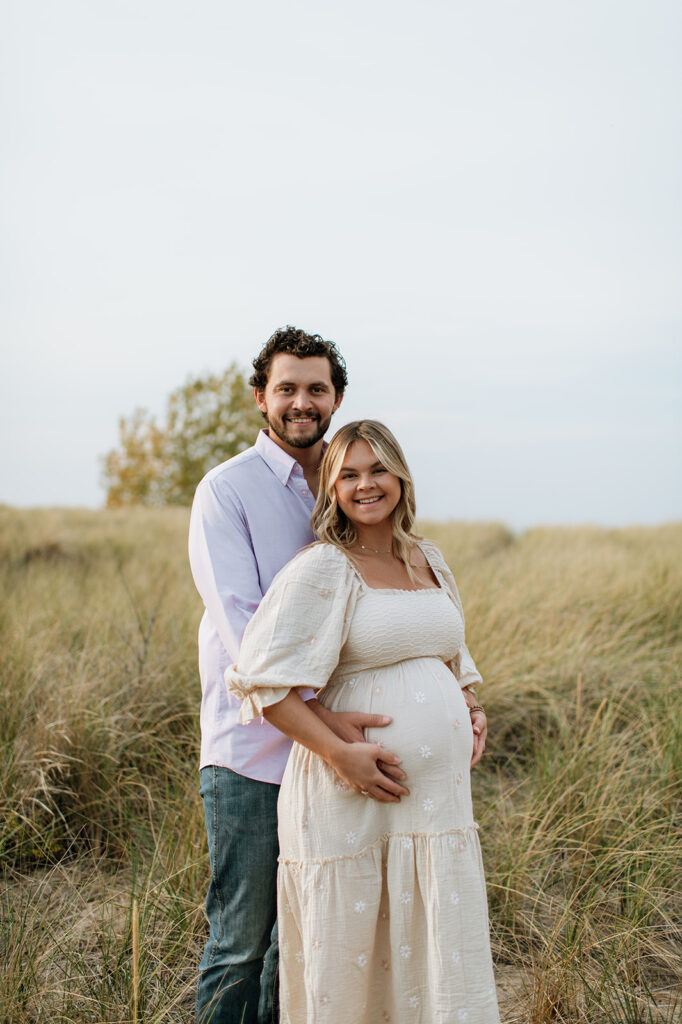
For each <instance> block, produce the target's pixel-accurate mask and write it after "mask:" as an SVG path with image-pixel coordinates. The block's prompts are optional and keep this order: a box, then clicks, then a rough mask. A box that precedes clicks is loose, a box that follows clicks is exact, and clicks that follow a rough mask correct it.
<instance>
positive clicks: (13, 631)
mask: <svg viewBox="0 0 682 1024" xmlns="http://www.w3.org/2000/svg"><path fill="white" fill-rule="evenodd" d="M422 526H423V531H424V533H425V534H426V535H427V536H429V537H431V538H433V539H434V540H435V541H436V542H437V543H439V544H440V546H441V547H442V549H443V551H444V553H445V555H446V557H447V559H448V561H449V562H450V564H451V565H452V567H453V569H454V570H455V573H456V576H457V579H458V582H459V584H460V589H461V591H462V595H463V598H464V604H465V610H466V612H467V632H468V640H469V645H470V647H471V649H472V651H473V652H474V654H475V656H476V658H477V661H478V663H479V666H480V668H481V669H482V671H483V673H484V676H485V677H486V678H487V680H488V684H487V686H486V688H485V690H484V691H483V694H482V695H483V696H484V697H485V699H486V703H487V704H488V709H489V719H490V744H489V752H488V754H487V756H486V758H485V760H484V763H483V764H482V765H481V767H480V768H479V769H477V770H476V772H475V775H474V795H475V801H476V806H477V810H478V817H479V821H480V824H481V838H482V844H483V850H484V858H485V862H486V870H487V876H488V892H489V901H490V910H491V927H492V933H493V944H494V950H495V955H496V960H497V964H498V977H499V980H500V988H501V996H502V1007H503V1019H504V1020H505V1021H507V1022H508V1024H512V1022H518V1024H521V1022H523V1024H550V1022H570V1024H601V1022H603V1024H649V1022H651V1024H653V1022H654V1021H660V1022H668V1024H672V1022H673V1021H679V1020H680V1019H681V1018H682V1014H681V1007H680V1003H679V996H676V993H679V986H680V976H681V974H682V971H681V969H680V963H681V961H682V957H681V956H680V954H681V952H682V944H681V941H680V940H681V934H682V933H681V921H680V884H681V883H680V879H682V858H681V856H680V854H681V850H682V843H681V839H680V833H681V830H680V822H681V820H682V819H681V815H680V779H681V767H682V764H681V762H682V735H681V733H682V726H681V724H680V723H681V716H680V703H681V702H680V694H681V690H682V687H681V686H680V676H681V673H680V661H681V651H682V644H681V642H680V623H681V621H682V615H681V612H682V527H681V526H669V527H661V528H657V529H628V530H614V531H608V530H597V529H591V528H582V529H543V530H533V531H530V532H529V533H527V534H525V535H523V536H520V537H515V536H513V535H512V534H511V533H510V532H509V531H508V530H506V529H505V528H504V527H501V526H496V525H468V524H422ZM186 529H187V514H186V513H185V512H184V511H180V510H176V509H174V510H164V511H158V512H155V511H149V510H129V511H119V512H114V511H111V512H83V511H77V510H68V511H66V510H34V511H31V512H20V511H17V510H10V509H0V580H1V582H0V586H1V587H2V598H3V600H2V605H1V607H2V611H1V613H0V631H1V632H0V664H1V666H2V672H1V675H0V679H1V684H0V704H1V708H0V867H1V870H2V880H3V885H2V896H1V900H2V906H1V911H0V922H1V923H0V947H1V954H0V955H1V956H2V965H1V969H2V973H3V984H2V987H1V988H0V1020H1V1021H5V1022H7V1024H28V1022H33V1021H43V1020H44V1021H50V1022H54V1024H67V1022H69V1024H71V1022H73V1024H76V1022H77V1024H81V1022H86V1021H87V1022H123V1021H133V1020H137V1021H145V1022H150V1024H151V1022H153V1024H156V1022H162V1021H188V1020H189V1019H190V1017H191V1005H192V1000H193V995H192V991H193V984H194V972H195V969H196V963H197V962H198V957H199V952H200V948H201V945H202V943H203V938H204V924H203V916H202V902H203V894H204V885H205V879H206V870H207V866H206V855H205V849H204V836H203V824H202V816H201V808H200V804H199V800H198V797H197V794H196V789H197V750H198V724H197V719H198V702H199V685H198V680H197V674H196V667H195V665H196V657H195V635H196V627H197V625H198V621H199V617H200V614H201V607H200V603H199V600H198V598H197V596H196V594H195V592H194V589H193V585H192V582H191V578H190V575H189V570H188V568H187V565H186V555H185V547H186V543H185V538H186ZM676 998H677V1000H678V1001H677V1002H676Z"/></svg>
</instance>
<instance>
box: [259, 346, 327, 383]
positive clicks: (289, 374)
mask: <svg viewBox="0 0 682 1024" xmlns="http://www.w3.org/2000/svg"><path fill="white" fill-rule="evenodd" d="M331 380H332V374H331V366H330V364H329V360H328V359H327V357H326V356H304V357H303V358H302V359H299V357H298V356H294V355H291V353H289V352H278V353H277V355H275V356H273V357H272V361H271V363H270V373H269V374H268V383H269V384H283V383H290V384H293V383H299V382H301V383H306V384H311V383H319V384H331Z"/></svg>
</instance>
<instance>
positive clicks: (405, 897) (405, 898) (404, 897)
mask: <svg viewBox="0 0 682 1024" xmlns="http://www.w3.org/2000/svg"><path fill="white" fill-rule="evenodd" d="M400 902H401V903H411V902H412V893H411V892H408V891H407V889H405V890H404V891H403V892H401V894H400Z"/></svg>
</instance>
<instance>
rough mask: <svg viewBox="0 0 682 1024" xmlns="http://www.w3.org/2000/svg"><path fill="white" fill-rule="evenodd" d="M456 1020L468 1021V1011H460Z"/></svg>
mask: <svg viewBox="0 0 682 1024" xmlns="http://www.w3.org/2000/svg"><path fill="white" fill-rule="evenodd" d="M457 1019H458V1020H469V1012H468V1010H460V1011H459V1013H458V1014H457Z"/></svg>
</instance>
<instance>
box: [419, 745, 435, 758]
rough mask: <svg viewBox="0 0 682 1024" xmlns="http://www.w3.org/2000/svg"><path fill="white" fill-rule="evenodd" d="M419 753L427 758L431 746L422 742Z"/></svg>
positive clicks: (429, 754) (429, 755)
mask: <svg viewBox="0 0 682 1024" xmlns="http://www.w3.org/2000/svg"><path fill="white" fill-rule="evenodd" d="M419 753H420V754H421V756H422V757H423V758H425V759H426V760H428V758H429V757H431V756H432V754H431V747H429V746H428V745H427V744H426V743H422V745H421V747H420V748H419Z"/></svg>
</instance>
